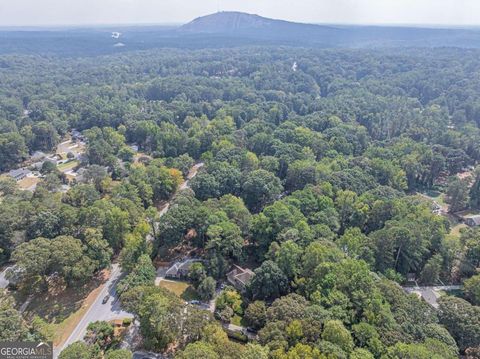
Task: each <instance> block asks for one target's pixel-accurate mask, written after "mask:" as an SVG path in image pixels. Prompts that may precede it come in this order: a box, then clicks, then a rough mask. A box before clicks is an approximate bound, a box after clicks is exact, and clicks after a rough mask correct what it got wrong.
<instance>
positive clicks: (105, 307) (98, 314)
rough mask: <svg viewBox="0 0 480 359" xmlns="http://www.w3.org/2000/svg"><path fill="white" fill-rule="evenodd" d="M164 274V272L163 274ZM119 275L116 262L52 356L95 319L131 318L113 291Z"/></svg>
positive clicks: (193, 171) (193, 172)
mask: <svg viewBox="0 0 480 359" xmlns="http://www.w3.org/2000/svg"><path fill="white" fill-rule="evenodd" d="M203 165H204V164H203V162H200V163H197V164H196V165H194V166H193V167H192V168H191V169H190V172H189V173H188V175H187V180H186V181H185V182H183V183H182V185H181V186H180V188H179V190H182V189H186V188H189V183H188V182H189V180H191V179H192V178H193V177H195V176H196V175H197V172H198V170H199V169H200V168H201V167H202V166H203ZM169 208H170V203H167V204H166V205H165V206H164V207H163V208H162V209H161V210H160V211H159V217H162V216H163V215H164V214H165V213H167V211H168V209H169ZM146 240H147V241H148V240H153V236H151V235H150V237H149V236H147V238H146ZM163 275H164V274H163ZM120 276H121V269H120V267H119V265H118V264H114V265H113V266H112V272H111V274H110V278H109V279H108V281H107V283H106V284H105V285H104V288H103V289H102V291H101V292H100V294H99V295H98V296H97V298H96V300H95V302H94V303H93V304H92V306H91V307H90V308H89V309H88V311H87V312H86V313H85V315H84V316H83V318H82V319H81V320H80V322H79V323H78V325H77V326H76V328H75V329H74V330H73V332H72V334H70V337H68V339H67V341H66V342H65V343H64V344H63V345H62V346H61V347H59V348H55V349H54V357H55V358H57V357H58V355H59V354H60V353H61V351H62V350H63V349H65V348H66V347H67V346H68V345H70V344H72V343H74V342H76V341H78V340H83V337H84V336H85V333H86V331H87V326H88V324H89V323H91V322H95V321H97V320H106V321H109V320H113V319H121V318H133V315H132V314H130V313H128V312H125V311H123V310H122V309H121V308H120V302H119V300H118V298H117V294H116V291H115V287H116V284H117V282H118V280H119V279H120ZM162 278H163V276H162V274H161V273H159V279H158V281H160V280H161V279H162ZM107 294H109V295H110V299H109V301H108V302H107V303H105V304H102V300H103V298H104V297H105V296H106V295H107Z"/></svg>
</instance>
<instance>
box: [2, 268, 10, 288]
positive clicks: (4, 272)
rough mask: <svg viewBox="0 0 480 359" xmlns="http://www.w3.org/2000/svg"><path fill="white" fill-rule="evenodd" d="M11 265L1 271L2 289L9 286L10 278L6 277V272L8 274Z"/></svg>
mask: <svg viewBox="0 0 480 359" xmlns="http://www.w3.org/2000/svg"><path fill="white" fill-rule="evenodd" d="M10 268H11V267H7V268H5V269H4V270H2V271H1V272H0V289H5V288H7V287H8V283H9V282H8V280H7V278H5V274H7V271H8V270H9V269H10Z"/></svg>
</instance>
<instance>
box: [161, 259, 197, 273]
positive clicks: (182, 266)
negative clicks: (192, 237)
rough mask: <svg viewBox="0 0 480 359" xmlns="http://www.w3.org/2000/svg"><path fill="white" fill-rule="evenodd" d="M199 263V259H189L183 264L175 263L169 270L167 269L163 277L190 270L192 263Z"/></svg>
mask: <svg viewBox="0 0 480 359" xmlns="http://www.w3.org/2000/svg"><path fill="white" fill-rule="evenodd" d="M196 262H200V259H197V258H190V259H186V260H184V261H183V262H175V263H174V264H173V265H172V266H171V267H170V268H168V269H167V271H166V273H165V275H173V274H177V273H178V271H180V270H187V271H188V270H190V267H191V266H192V264H193V263H196Z"/></svg>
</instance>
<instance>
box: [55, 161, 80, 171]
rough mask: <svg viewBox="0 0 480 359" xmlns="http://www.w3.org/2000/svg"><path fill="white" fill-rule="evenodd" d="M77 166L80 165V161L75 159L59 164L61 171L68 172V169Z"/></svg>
mask: <svg viewBox="0 0 480 359" xmlns="http://www.w3.org/2000/svg"><path fill="white" fill-rule="evenodd" d="M76 166H78V161H77V160H73V161H69V162H65V163H62V164H60V165H58V166H57V168H58V170H59V171H61V172H66V171H68V170H71V169H72V168H74V167H76Z"/></svg>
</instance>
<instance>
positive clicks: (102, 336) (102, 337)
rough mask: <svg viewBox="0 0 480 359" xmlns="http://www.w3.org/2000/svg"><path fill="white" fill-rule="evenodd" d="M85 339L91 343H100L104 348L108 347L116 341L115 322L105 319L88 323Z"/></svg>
mask: <svg viewBox="0 0 480 359" xmlns="http://www.w3.org/2000/svg"><path fill="white" fill-rule="evenodd" d="M84 340H85V342H87V343H88V344H90V345H98V346H99V347H100V348H101V349H102V350H106V349H108V348H109V347H110V346H111V345H112V343H113V341H114V328H113V324H111V323H107V322H105V321H96V322H92V323H90V324H88V327H87V333H86V334H85V337H84Z"/></svg>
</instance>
